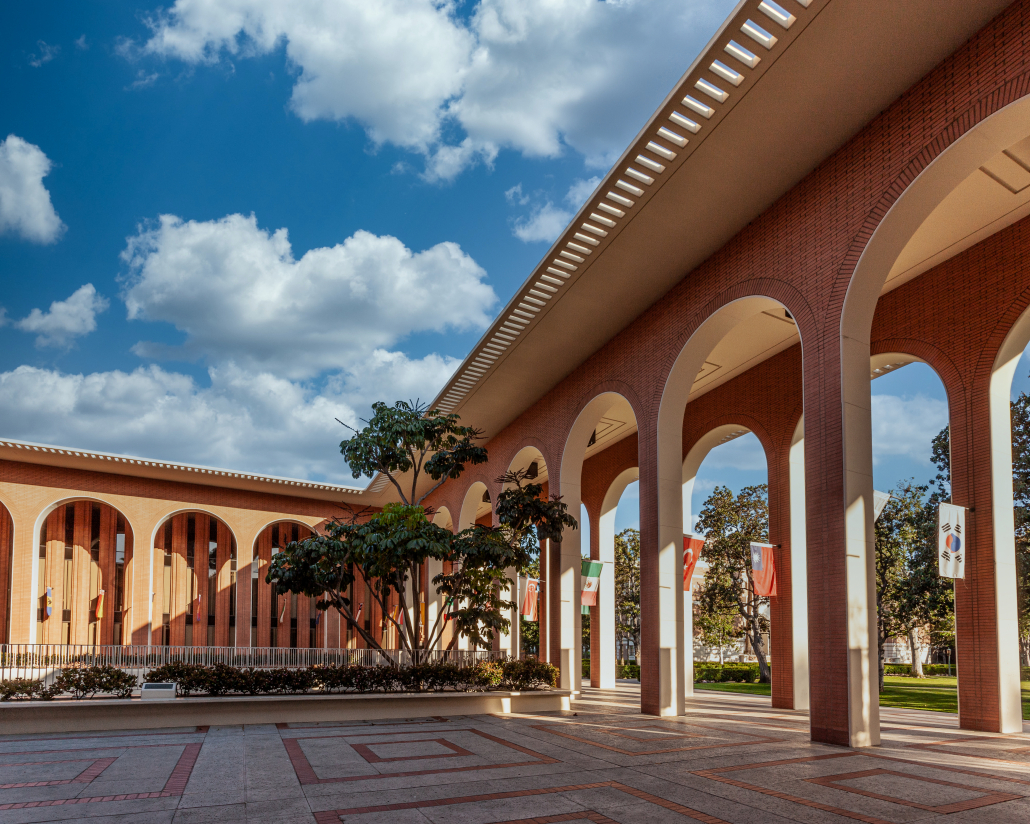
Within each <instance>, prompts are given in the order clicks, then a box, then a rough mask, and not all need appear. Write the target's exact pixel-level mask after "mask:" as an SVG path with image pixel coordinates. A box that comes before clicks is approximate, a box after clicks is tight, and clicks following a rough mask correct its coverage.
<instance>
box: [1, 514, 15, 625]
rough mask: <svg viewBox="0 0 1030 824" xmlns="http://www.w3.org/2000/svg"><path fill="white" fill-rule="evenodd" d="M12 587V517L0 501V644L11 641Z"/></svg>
mask: <svg viewBox="0 0 1030 824" xmlns="http://www.w3.org/2000/svg"><path fill="white" fill-rule="evenodd" d="M13 586H14V517H13V516H12V515H11V510H10V509H8V508H7V506H6V505H5V504H4V502H3V501H0V644H7V643H10V640H11V599H12V596H13Z"/></svg>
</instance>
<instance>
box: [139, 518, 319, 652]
mask: <svg viewBox="0 0 1030 824" xmlns="http://www.w3.org/2000/svg"><path fill="white" fill-rule="evenodd" d="M309 528H310V527H309ZM191 530H192V532H191ZM205 537H206V541H205ZM205 543H206V545H207V548H206V551H204V549H203V545H204V544H205ZM149 547H150V549H151V552H152V553H153V562H152V563H151V565H150V568H151V573H150V580H151V592H152V593H154V596H153V599H152V602H151V622H150V624H151V643H152V644H155V645H160V646H173V647H175V646H198V647H203V646H217V647H230V646H235V645H236V630H237V627H236V606H237V590H238V587H237V579H238V575H239V572H240V571H239V570H238V569H237V567H236V565H237V562H238V558H239V541H238V539H237V536H236V533H235V531H234V530H233V529H232V527H231V526H229V523H228V522H227V521H226V520H225V519H224V518H223V517H222V516H220V515H217V514H216V513H214V512H211V511H210V510H207V509H205V508H203V507H188V506H187V507H176V508H174V509H172V510H171V511H170V512H166V513H164V514H163V515H162V516H161V517H160V519H159V520H158V521H157V524H156V526H155V527H154V531H153V533H152V535H151V541H150V544H149ZM198 549H199V550H200V551H198ZM201 558H203V559H205V560H206V563H204V565H203V566H201V563H200V559H201ZM212 561H213V562H214V566H213V567H212V566H211V562H212ZM201 569H204V570H206V571H207V575H206V576H202V574H201V573H200V572H199V570H201ZM243 635H244V637H245V636H246V635H249V632H247V633H244V634H243Z"/></svg>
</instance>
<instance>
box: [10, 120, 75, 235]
mask: <svg viewBox="0 0 1030 824" xmlns="http://www.w3.org/2000/svg"><path fill="white" fill-rule="evenodd" d="M51 166H52V164H51V162H50V158H48V157H47V156H46V154H44V152H43V150H42V149H40V148H39V146H34V145H33V144H32V143H29V142H27V141H25V140H22V139H21V138H20V137H18V136H17V135H13V134H11V135H8V136H7V139H6V140H4V141H3V142H0V235H2V234H6V233H10V234H14V235H20V236H21V237H22V238H24V239H25V240H30V241H32V242H34V243H53V242H54V241H55V240H57V239H58V238H59V237H60V236H61V234H62V233H63V232H64V229H65V226H64V224H63V223H62V222H61V219H60V218H59V217H58V216H57V212H55V211H54V205H53V204H52V203H51V202H50V192H48V191H47V189H46V187H45V186H44V185H43V178H44V177H46V176H47V175H48V174H50V168H51Z"/></svg>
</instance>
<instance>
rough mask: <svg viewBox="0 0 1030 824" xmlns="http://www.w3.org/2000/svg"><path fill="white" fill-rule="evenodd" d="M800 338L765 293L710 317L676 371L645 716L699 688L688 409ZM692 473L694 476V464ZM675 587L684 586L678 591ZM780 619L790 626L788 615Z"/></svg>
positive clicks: (663, 431) (647, 615) (663, 441)
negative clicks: (689, 539) (689, 569)
mask: <svg viewBox="0 0 1030 824" xmlns="http://www.w3.org/2000/svg"><path fill="white" fill-rule="evenodd" d="M799 340H800V335H799V332H798V328H797V325H796V323H795V321H794V318H793V316H792V313H791V312H790V311H788V307H785V306H784V305H783V304H782V303H780V302H779V301H777V300H774V299H773V298H769V297H766V296H761V295H752V296H749V297H744V298H738V299H736V300H733V301H730V302H729V303H726V304H725V305H723V306H722V307H721V308H719V309H718V310H717V311H715V312H714V313H713V314H712V315H710V316H709V317H708V318H706V319H705V320H704V322H703V323H702V324H701V325H700V326H699V327H698V328H697V329H696V330H695V331H694V332H693V334H692V335H691V336H690V338H689V340H687V341H686V343H685V344H684V346H683V348H682V349H681V350H680V352H679V354H678V355H677V357H676V360H675V362H674V364H673V366H672V368H671V370H670V372H669V376H668V378H667V380H666V383H665V386H664V387H663V392H662V398H661V405H660V407H659V411H658V424H657V432H656V440H657V443H656V453H657V477H655V478H654V479H653V482H654V483H655V485H656V489H655V492H654V495H655V500H656V502H657V513H656V515H657V518H656V521H655V527H656V534H655V535H654V536H653V537H651V538H650V540H651V541H654V543H653V544H652V545H651V546H647V545H646V544H647V541H645V546H644V547H643V548H642V553H641V593H642V597H641V613H642V622H643V628H642V638H641V642H642V647H643V657H644V661H643V663H644V667H643V668H642V670H641V701H642V706H643V708H644V711H645V712H649V713H652V714H656V715H681V714H682V713H683V712H684V710H685V703H684V702H685V697H686V696H687V695H688V694H689V693H690V692H691V690H692V688H693V660H692V658H693V656H692V653H691V651H690V648H689V645H688V644H687V643H686V634H685V631H686V627H685V623H686V616H685V612H684V600H685V599H684V597H683V596H682V594H681V593H682V577H683V535H684V520H683V516H684V490H683V485H684V481H685V480H686V476H685V475H684V469H685V467H684V453H683V449H684V443H683V437H684V421H685V417H686V416H687V414H688V413H687V404H688V403H694V402H695V401H699V400H700V399H701V398H702V396H704V395H705V394H706V393H708V392H710V391H712V390H713V389H715V388H716V387H718V386H720V385H722V384H724V383H726V382H727V381H729V380H731V379H732V378H735V377H737V376H738V375H742V374H743V373H744V372H746V371H747V370H748V369H750V368H751V367H752V366H753V365H755V364H756V363H758V362H760V361H762V360H766V359H769V358H770V357H771V356H773V355H777V354H779V353H781V352H785V351H786V350H788V349H790V348H791V347H793V346H795V345H796V344H797V343H798V342H799ZM738 428H739V427H738ZM706 434H707V433H706ZM723 434H725V433H723ZM719 437H723V435H720V436H719ZM712 446H714V444H712ZM709 448H711V447H709ZM704 452H705V449H704V447H702V448H701V449H700V450H699V452H698V453H697V454H699V455H702V456H703V454H704ZM687 459H688V461H690V463H691V464H693V462H694V461H695V460H696V465H700V459H699V458H690V456H689V455H688V456H687ZM686 469H687V476H689V475H690V466H689V465H688V466H687V467H686ZM641 494H642V495H643V494H644V492H643V490H642V493H641ZM674 582H679V584H680V585H679V587H678V591H677V587H676V586H675V584H674ZM781 620H782V621H783V623H784V625H785V624H787V623H789V617H787V618H782V617H781Z"/></svg>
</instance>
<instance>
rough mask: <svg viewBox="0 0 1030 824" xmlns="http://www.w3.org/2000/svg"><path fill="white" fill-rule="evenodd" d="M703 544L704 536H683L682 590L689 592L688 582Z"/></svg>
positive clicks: (692, 575) (691, 577) (692, 574)
mask: <svg viewBox="0 0 1030 824" xmlns="http://www.w3.org/2000/svg"><path fill="white" fill-rule="evenodd" d="M704 545H705V539H704V538H695V537H694V536H693V535H684V536H683V591H684V592H690V582H691V580H692V579H693V577H694V567H695V566H697V559H698V558H700V557H701V550H702V549H703V548H704Z"/></svg>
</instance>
